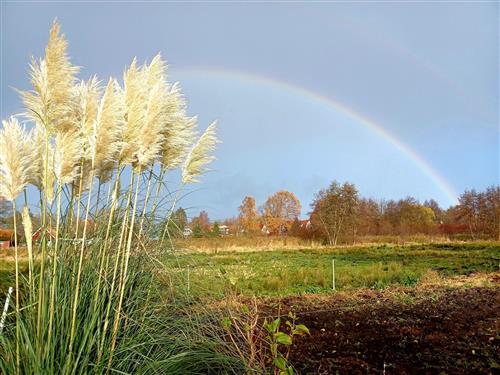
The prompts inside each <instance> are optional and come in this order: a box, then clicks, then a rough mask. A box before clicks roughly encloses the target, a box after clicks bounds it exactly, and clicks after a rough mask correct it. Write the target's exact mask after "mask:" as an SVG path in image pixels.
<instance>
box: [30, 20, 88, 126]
mask: <svg viewBox="0 0 500 375" xmlns="http://www.w3.org/2000/svg"><path fill="white" fill-rule="evenodd" d="M67 48H68V43H67V42H66V38H65V37H64V35H62V34H61V33H60V26H59V23H58V22H56V21H54V24H53V25H52V28H51V29H50V37H49V42H48V44H47V48H46V49H45V58H44V59H40V60H38V61H37V60H35V59H33V60H32V62H31V65H30V78H31V84H32V86H33V90H32V91H24V92H22V93H21V96H22V99H23V101H24V105H25V106H26V108H27V110H28V111H27V112H26V115H27V116H28V118H30V119H31V120H32V121H33V122H35V123H38V124H41V125H43V126H44V127H46V128H47V130H48V131H49V132H51V133H52V132H54V131H55V130H59V131H66V130H68V129H71V128H72V119H71V114H72V112H73V106H74V100H75V90H74V85H75V82H76V74H77V73H78V71H79V68H78V67H75V66H73V65H71V63H70V61H69V57H68V55H67Z"/></svg>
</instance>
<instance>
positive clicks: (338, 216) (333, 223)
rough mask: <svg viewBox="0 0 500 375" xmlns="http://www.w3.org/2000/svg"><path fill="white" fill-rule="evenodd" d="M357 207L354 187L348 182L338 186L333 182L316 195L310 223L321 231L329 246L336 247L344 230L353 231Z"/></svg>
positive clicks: (356, 192) (356, 194) (356, 195)
mask: <svg viewBox="0 0 500 375" xmlns="http://www.w3.org/2000/svg"><path fill="white" fill-rule="evenodd" d="M357 206H358V191H357V190H356V187H355V186H354V185H353V184H350V183H348V182H346V183H344V184H343V185H340V184H339V183H338V182H337V181H333V182H332V183H331V185H330V186H329V187H328V189H324V190H321V191H320V192H318V193H317V194H316V197H315V199H314V202H313V204H312V207H313V212H312V214H311V220H312V223H313V225H315V226H317V227H318V228H321V229H322V231H323V234H324V235H325V236H326V237H327V239H328V243H329V244H330V245H336V244H337V241H338V239H339V236H340V235H341V234H342V233H343V232H346V228H347V230H349V229H350V230H353V227H352V226H353V225H354V223H355V217H356V212H357Z"/></svg>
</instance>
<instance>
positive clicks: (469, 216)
mask: <svg viewBox="0 0 500 375" xmlns="http://www.w3.org/2000/svg"><path fill="white" fill-rule="evenodd" d="M458 202H459V203H458V206H457V209H456V214H457V219H458V220H459V221H462V222H464V223H465V224H467V227H468V228H469V233H470V236H471V237H472V239H474V238H475V236H476V234H477V229H478V221H479V196H478V194H477V193H476V191H475V190H474V189H472V190H466V191H465V192H463V193H462V195H460V197H459V198H458Z"/></svg>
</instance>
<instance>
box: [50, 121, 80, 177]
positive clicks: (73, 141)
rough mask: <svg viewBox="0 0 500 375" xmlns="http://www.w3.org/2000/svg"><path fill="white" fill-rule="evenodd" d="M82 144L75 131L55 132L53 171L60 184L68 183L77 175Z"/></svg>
mask: <svg viewBox="0 0 500 375" xmlns="http://www.w3.org/2000/svg"><path fill="white" fill-rule="evenodd" d="M82 144H83V141H82V137H81V136H80V134H79V133H78V132H77V131H72V132H65V133H61V132H58V133H57V134H56V138H55V155H54V156H55V157H54V172H55V175H56V178H57V179H58V181H59V183H60V184H69V183H70V182H73V181H75V179H76V177H77V176H78V172H79V162H80V160H81V152H82Z"/></svg>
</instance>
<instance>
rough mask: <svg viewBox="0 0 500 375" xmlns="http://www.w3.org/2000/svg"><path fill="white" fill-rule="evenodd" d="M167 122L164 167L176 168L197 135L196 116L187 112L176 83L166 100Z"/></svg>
mask: <svg viewBox="0 0 500 375" xmlns="http://www.w3.org/2000/svg"><path fill="white" fill-rule="evenodd" d="M165 107H166V112H167V124H166V126H165V129H164V141H163V145H162V150H161V163H162V168H163V169H165V170H169V169H175V168H177V167H178V166H180V165H181V164H182V162H183V161H184V160H185V157H186V155H187V153H188V152H189V146H191V144H192V142H193V138H194V137H195V135H196V131H195V129H196V124H197V121H198V120H197V118H196V117H188V116H187V114H186V101H185V99H184V97H183V96H182V94H181V92H180V88H179V85H178V84H177V83H175V84H174V85H173V86H172V87H171V89H170V92H169V94H168V95H167V98H166V101H165Z"/></svg>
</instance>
